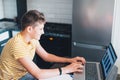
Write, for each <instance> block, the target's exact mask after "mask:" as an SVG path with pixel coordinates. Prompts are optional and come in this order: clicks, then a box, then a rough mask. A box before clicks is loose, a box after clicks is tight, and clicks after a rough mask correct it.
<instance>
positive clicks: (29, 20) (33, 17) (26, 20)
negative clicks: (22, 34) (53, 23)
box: [21, 10, 46, 30]
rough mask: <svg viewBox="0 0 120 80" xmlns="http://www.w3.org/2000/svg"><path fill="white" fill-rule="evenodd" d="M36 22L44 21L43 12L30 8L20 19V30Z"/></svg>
mask: <svg viewBox="0 0 120 80" xmlns="http://www.w3.org/2000/svg"><path fill="white" fill-rule="evenodd" d="M36 22H39V23H45V22H46V20H45V16H44V14H43V13H41V12H39V11H37V10H30V11H28V12H26V13H25V14H24V15H23V17H22V19H21V30H24V29H25V28H26V27H27V26H32V25H34V24H35V23H36Z"/></svg>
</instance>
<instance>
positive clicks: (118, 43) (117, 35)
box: [112, 0, 120, 74]
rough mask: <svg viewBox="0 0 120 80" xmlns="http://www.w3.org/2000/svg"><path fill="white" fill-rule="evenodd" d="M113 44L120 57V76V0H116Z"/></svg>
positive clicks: (119, 62)
mask: <svg viewBox="0 0 120 80" xmlns="http://www.w3.org/2000/svg"><path fill="white" fill-rule="evenodd" d="M112 43H113V46H114V47H115V51H116V53H117V56H118V59H117V62H116V65H117V66H118V73H119V74H120V0H115V8H114V21H113V29H112Z"/></svg>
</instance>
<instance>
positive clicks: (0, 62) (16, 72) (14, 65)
mask: <svg viewBox="0 0 120 80" xmlns="http://www.w3.org/2000/svg"><path fill="white" fill-rule="evenodd" d="M38 44H39V42H38V41H37V40H31V41H30V43H29V44H27V43H25V41H24V39H23V37H22V36H21V34H20V33H18V34H17V35H16V36H15V37H13V38H11V39H10V40H9V41H8V42H7V44H6V45H5V47H4V48H3V50H2V53H1V56H0V57H1V59H0V80H11V79H13V80H18V79H19V78H20V77H22V76H23V75H25V74H26V73H27V70H26V69H25V68H24V67H23V66H22V65H21V64H20V63H19V61H18V60H17V59H19V58H22V57H25V56H27V57H30V59H31V60H32V59H33V57H34V54H35V49H36V46H37V45H38Z"/></svg>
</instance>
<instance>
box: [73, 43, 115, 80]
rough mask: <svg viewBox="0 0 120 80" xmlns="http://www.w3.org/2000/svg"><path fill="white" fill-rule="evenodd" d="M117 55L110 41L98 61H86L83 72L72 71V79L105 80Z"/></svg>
mask: <svg viewBox="0 0 120 80" xmlns="http://www.w3.org/2000/svg"><path fill="white" fill-rule="evenodd" d="M116 59H117V55H116V53H115V51H114V48H113V46H112V44H111V43H110V44H109V45H108V47H107V49H106V51H105V53H104V55H103V57H102V59H101V61H100V62H87V63H86V64H85V66H84V71H83V73H74V75H73V80H107V79H106V78H108V76H110V71H111V70H112V68H113V66H114V63H115V61H116Z"/></svg>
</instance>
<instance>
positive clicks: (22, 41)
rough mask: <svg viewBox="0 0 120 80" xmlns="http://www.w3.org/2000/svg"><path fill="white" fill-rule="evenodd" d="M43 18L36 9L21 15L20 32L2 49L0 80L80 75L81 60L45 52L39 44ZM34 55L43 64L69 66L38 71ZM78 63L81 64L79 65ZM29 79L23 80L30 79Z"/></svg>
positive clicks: (83, 62)
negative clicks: (74, 73) (63, 64)
mask: <svg viewBox="0 0 120 80" xmlns="http://www.w3.org/2000/svg"><path fill="white" fill-rule="evenodd" d="M45 22H46V21H45V17H44V14H43V13H40V12H39V11H37V10H30V11H28V12H27V13H25V14H24V15H23V17H22V20H21V32H20V33H18V34H17V35H16V36H15V37H13V38H11V39H10V40H9V41H8V42H7V44H6V45H5V47H4V48H3V51H2V54H1V59H0V80H22V78H21V77H22V76H28V75H29V76H32V78H34V79H33V80H35V79H45V78H50V77H54V76H58V75H62V74H66V73H73V72H82V68H83V65H82V64H85V59H84V58H83V57H75V58H64V57H58V56H56V55H53V54H49V53H48V52H46V51H45V50H44V49H43V48H42V46H41V45H40V43H39V40H40V37H41V35H42V34H44V30H43V29H44V24H45ZM35 52H36V53H37V54H38V55H39V56H40V57H41V58H42V59H43V60H45V61H48V62H62V63H71V64H70V65H67V66H65V67H61V68H56V69H40V68H39V67H38V66H37V65H36V64H35V63H34V62H33V61H32V59H33V57H34V54H35ZM80 63H81V64H80ZM32 78H31V79H30V77H28V78H26V79H27V80H32Z"/></svg>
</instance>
